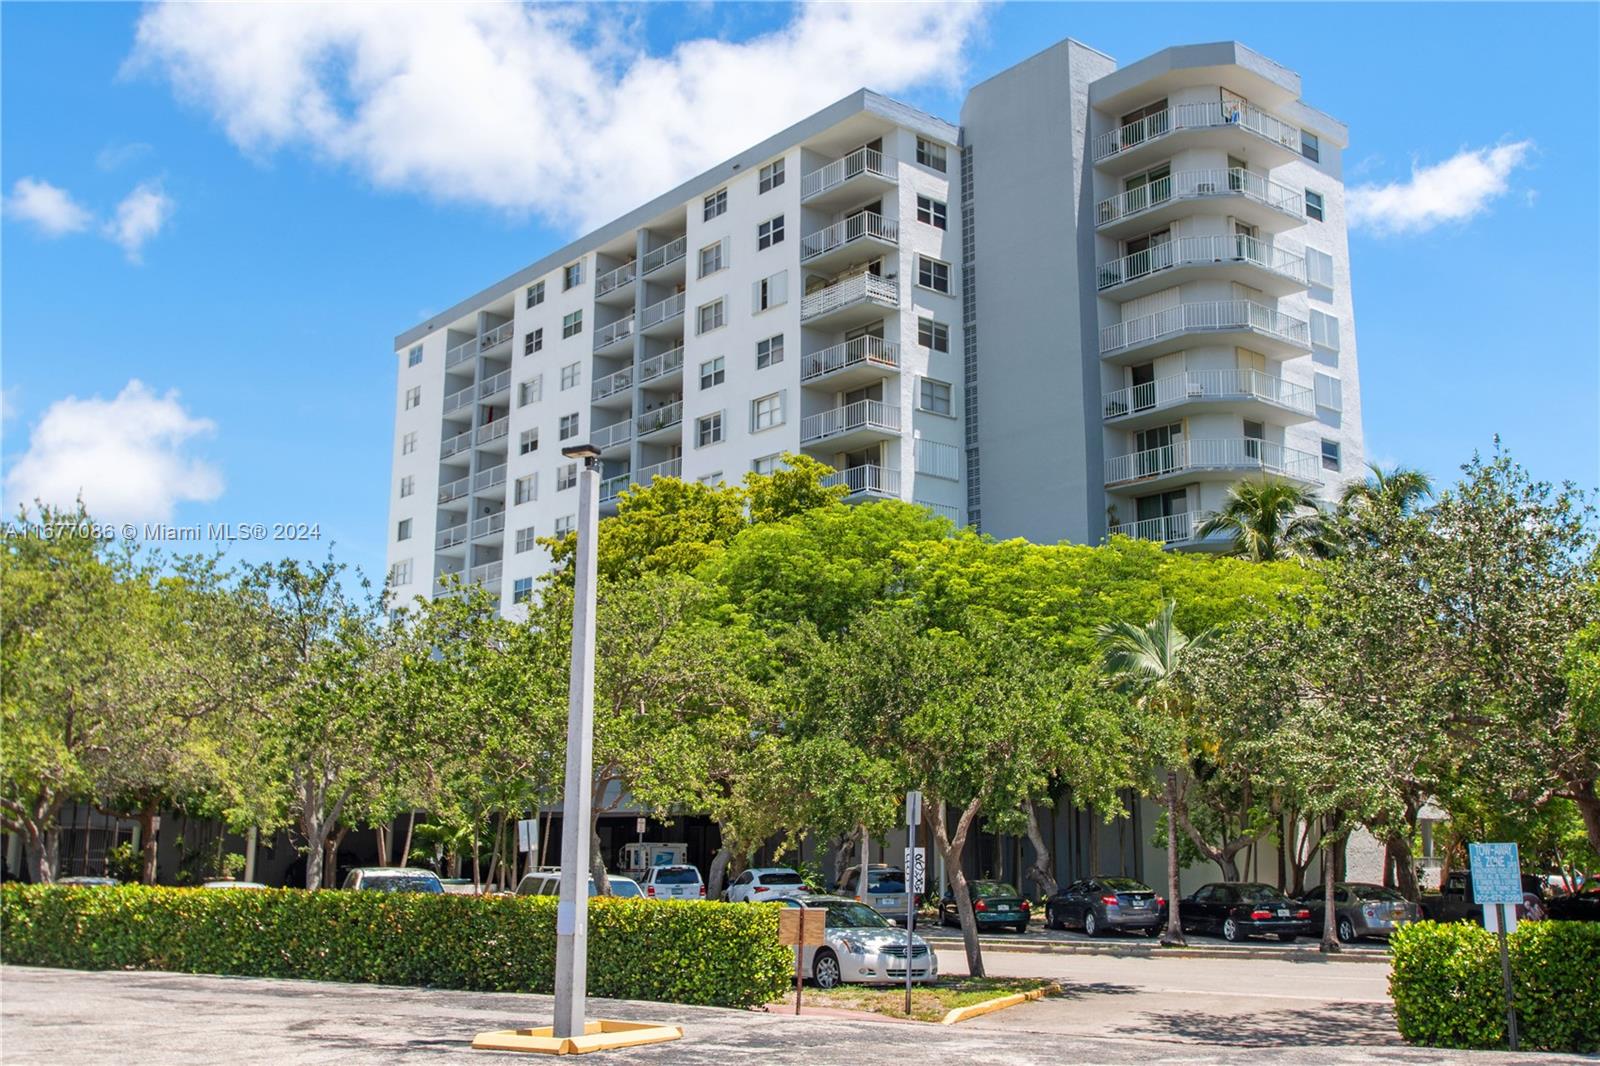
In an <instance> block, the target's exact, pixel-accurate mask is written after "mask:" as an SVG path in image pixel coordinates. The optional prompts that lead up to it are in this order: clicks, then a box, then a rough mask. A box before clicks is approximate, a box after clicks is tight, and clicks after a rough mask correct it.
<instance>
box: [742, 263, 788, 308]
mask: <svg viewBox="0 0 1600 1066" xmlns="http://www.w3.org/2000/svg"><path fill="white" fill-rule="evenodd" d="M788 302H789V272H788V271H787V270H780V271H778V272H777V273H776V274H774V275H772V276H771V277H770V278H762V279H761V280H760V281H758V282H756V283H755V284H754V285H753V286H752V287H751V293H750V311H751V313H752V314H754V313H758V312H761V311H767V310H770V309H772V308H774V307H782V306H783V305H784V304H786V303H788Z"/></svg>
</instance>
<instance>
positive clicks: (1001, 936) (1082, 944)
mask: <svg viewBox="0 0 1600 1066" xmlns="http://www.w3.org/2000/svg"><path fill="white" fill-rule="evenodd" d="M917 932H918V933H920V934H921V935H922V936H923V937H924V938H926V939H928V940H929V941H931V942H933V943H935V944H938V945H939V946H941V947H943V946H944V945H945V944H947V943H949V944H959V943H960V942H961V930H960V929H957V928H954V927H941V926H940V925H938V924H937V923H936V922H933V921H923V922H922V923H921V924H919V925H918V926H917ZM978 939H979V941H980V942H981V943H982V944H983V945H984V946H985V947H993V948H996V949H997V950H1002V951H1012V950H1017V949H1019V948H1020V949H1024V950H1026V949H1037V948H1045V947H1050V946H1061V947H1064V948H1068V949H1070V950H1074V951H1077V950H1085V951H1094V952H1105V953H1108V954H1157V953H1166V952H1168V951H1170V950H1171V949H1167V948H1162V947H1161V946H1160V944H1159V943H1158V942H1157V938H1156V937H1146V936H1135V935H1132V934H1128V933H1110V934H1107V935H1105V936H1088V935H1087V934H1085V933H1080V932H1076V931H1073V930H1067V929H1046V928H1045V927H1044V924H1043V923H1042V922H1034V923H1033V925H1031V926H1029V927H1028V931H1027V932H1026V933H1012V932H1004V933H999V932H997V933H984V934H982V935H981V936H980V937H979V938H978ZM1186 939H1187V940H1188V946H1189V948H1190V949H1191V950H1193V951H1196V952H1204V953H1206V954H1219V955H1220V954H1225V953H1240V954H1248V955H1262V954H1270V955H1271V956H1274V957H1276V956H1280V955H1281V956H1285V957H1303V956H1314V957H1317V958H1321V956H1322V953H1321V952H1320V951H1318V950H1317V944H1318V938H1317V937H1305V938H1302V939H1300V940H1297V941H1295V942H1294V943H1293V944H1285V943H1283V942H1282V941H1281V940H1278V939H1277V938H1276V937H1252V938H1251V939H1249V940H1244V941H1241V942H1239V943H1237V944H1230V943H1228V942H1227V941H1226V940H1224V939H1222V938H1221V937H1220V936H1206V935H1204V934H1202V933H1189V934H1187V935H1186ZM1343 949H1344V950H1343V951H1342V952H1341V954H1344V955H1356V956H1361V957H1363V958H1365V959H1369V960H1370V961H1374V962H1377V961H1380V960H1386V959H1387V958H1388V957H1389V945H1388V944H1387V943H1386V942H1385V941H1382V940H1358V941H1356V942H1355V943H1352V944H1345V945H1343Z"/></svg>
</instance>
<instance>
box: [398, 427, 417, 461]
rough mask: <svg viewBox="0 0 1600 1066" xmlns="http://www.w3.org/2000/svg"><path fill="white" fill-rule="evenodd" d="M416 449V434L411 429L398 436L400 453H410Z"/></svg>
mask: <svg viewBox="0 0 1600 1066" xmlns="http://www.w3.org/2000/svg"><path fill="white" fill-rule="evenodd" d="M416 450H417V434H416V431H415V430H413V431H411V432H410V433H407V434H406V435H405V436H403V437H401V438H400V454H401V455H410V454H411V453H412V452H414V451H416Z"/></svg>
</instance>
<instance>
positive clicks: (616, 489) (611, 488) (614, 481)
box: [600, 473, 633, 503]
mask: <svg viewBox="0 0 1600 1066" xmlns="http://www.w3.org/2000/svg"><path fill="white" fill-rule="evenodd" d="M632 477H633V475H632V474H627V473H623V474H618V475H617V476H616V477H608V478H606V479H605V480H604V481H602V482H600V502H602V503H607V502H610V501H611V500H614V499H616V498H617V497H618V496H621V495H622V494H623V493H624V492H626V491H628V486H629V485H630V484H632V480H631V479H632Z"/></svg>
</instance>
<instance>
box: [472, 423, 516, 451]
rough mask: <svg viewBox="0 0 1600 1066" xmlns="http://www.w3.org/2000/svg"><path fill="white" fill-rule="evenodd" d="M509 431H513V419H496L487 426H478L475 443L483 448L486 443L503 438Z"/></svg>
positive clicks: (474, 435)
mask: <svg viewBox="0 0 1600 1066" xmlns="http://www.w3.org/2000/svg"><path fill="white" fill-rule="evenodd" d="M509 432H511V420H510V419H509V418H500V419H496V420H495V421H493V422H490V423H489V424H488V425H486V426H479V427H478V428H477V430H476V431H475V433H474V434H473V438H474V439H473V443H474V444H476V445H478V446H479V447H480V448H481V447H482V446H483V445H485V444H493V443H494V442H495V441H497V440H503V439H504V438H505V435H506V434H507V433H509Z"/></svg>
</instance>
